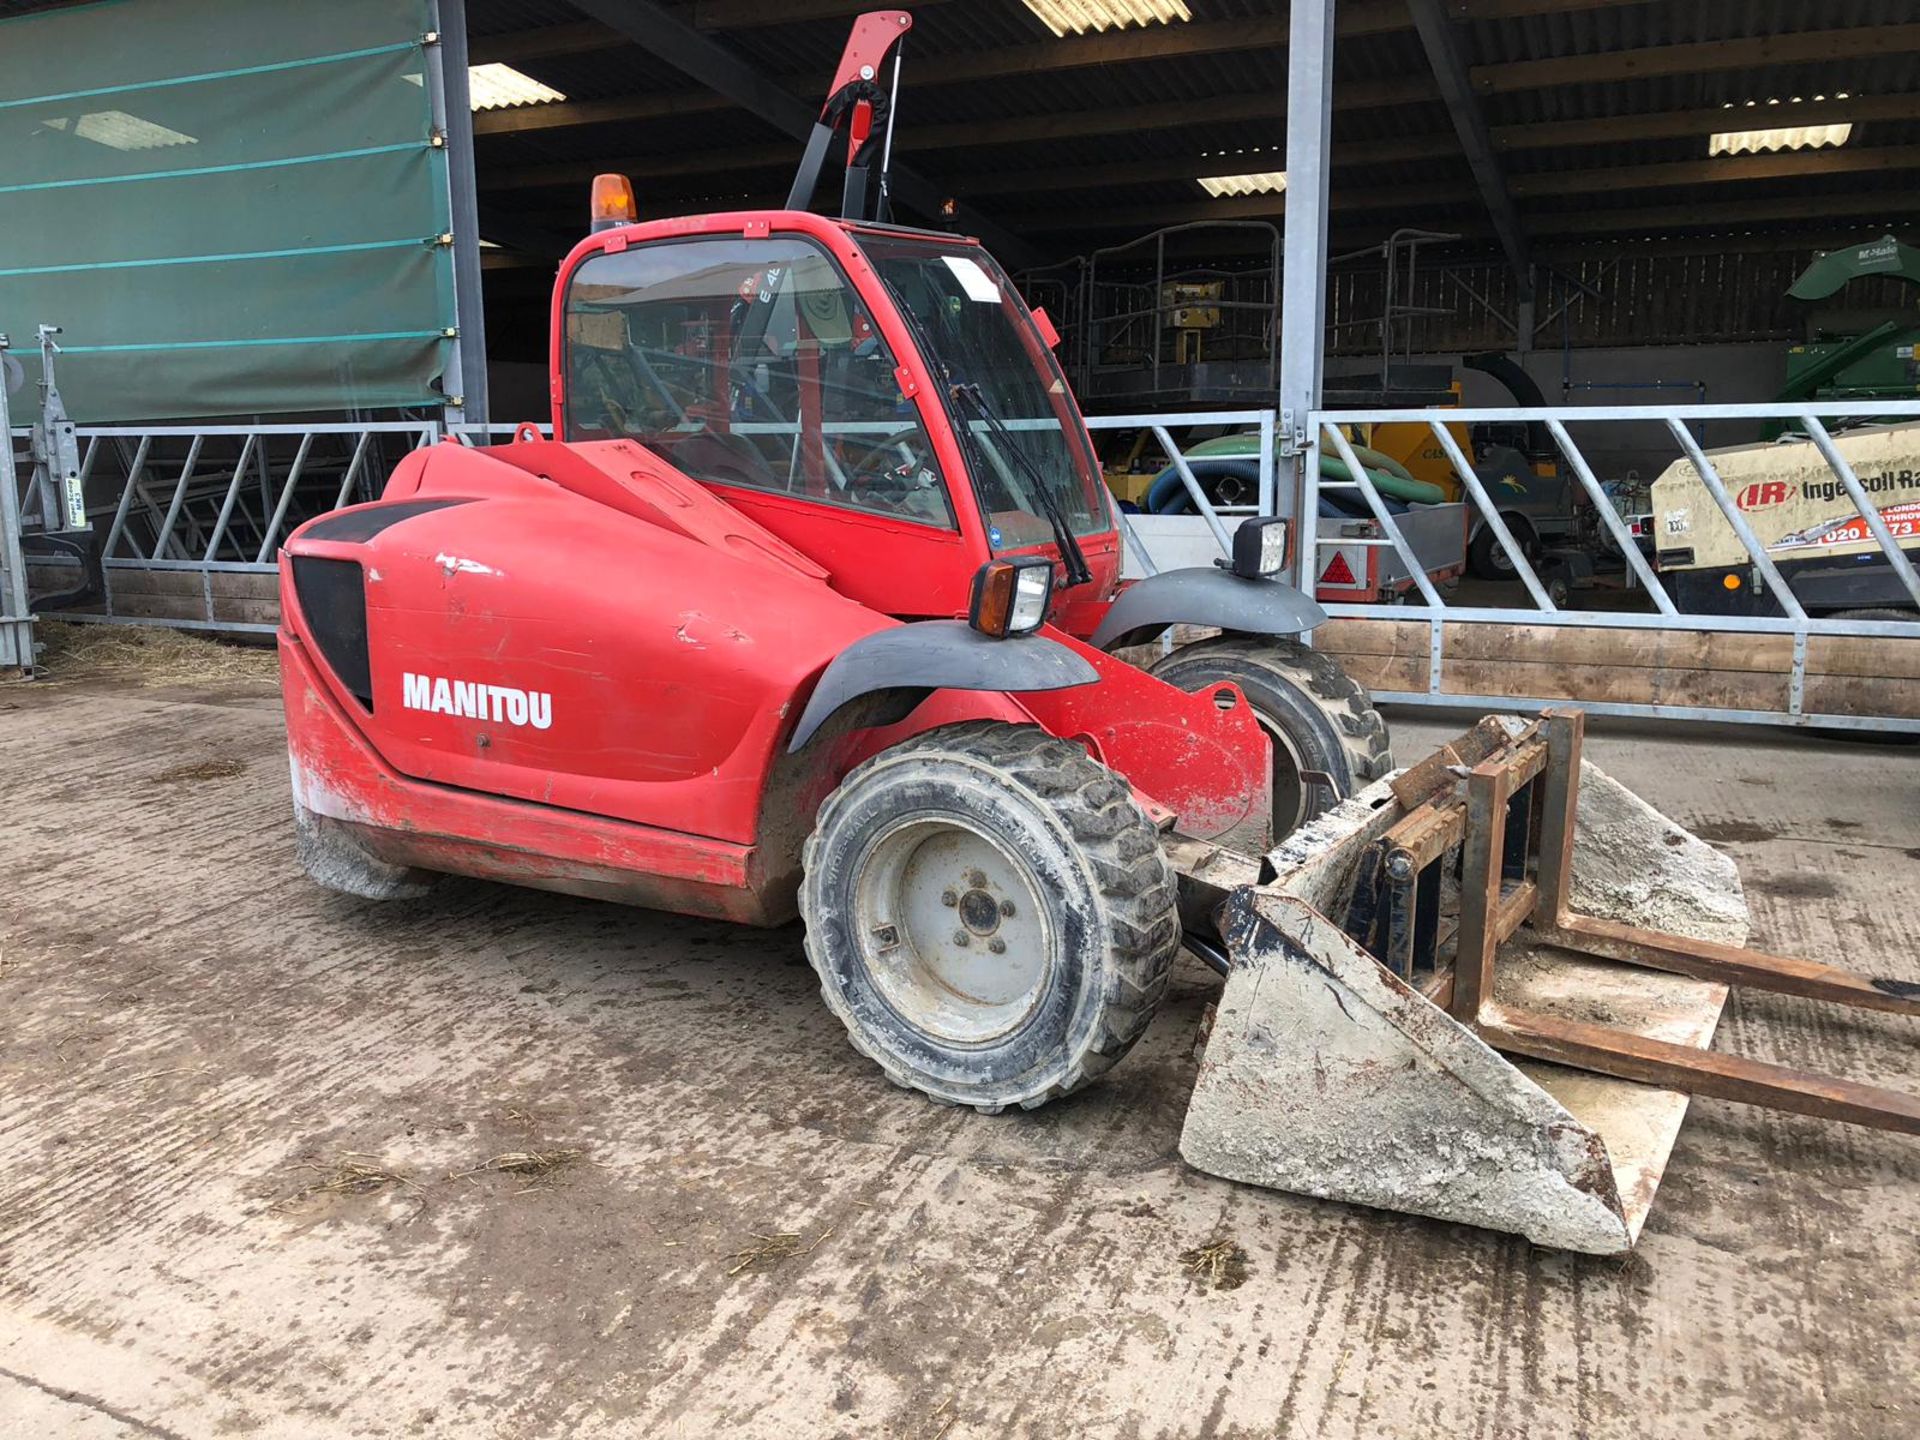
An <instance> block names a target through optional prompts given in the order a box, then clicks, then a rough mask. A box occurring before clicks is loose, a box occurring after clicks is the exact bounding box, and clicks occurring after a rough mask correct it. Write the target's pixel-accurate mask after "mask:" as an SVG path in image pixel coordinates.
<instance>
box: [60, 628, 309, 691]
mask: <svg viewBox="0 0 1920 1440" xmlns="http://www.w3.org/2000/svg"><path fill="white" fill-rule="evenodd" d="M33 633H34V638H35V639H36V640H38V641H40V642H41V644H42V645H43V647H44V648H43V649H42V650H41V652H40V658H39V661H38V662H37V669H38V670H39V672H40V673H41V674H42V675H43V676H44V677H45V678H47V679H51V680H89V679H112V680H125V681H128V682H130V683H132V684H136V685H198V684H205V683H207V682H209V681H215V680H273V679H275V678H277V677H278V675H279V673H280V668H279V659H278V657H277V656H276V655H275V654H274V652H273V650H272V649H271V648H270V647H267V646H263V645H239V644H234V643H231V642H228V641H224V640H216V639H213V638H212V637H210V636H206V635H199V634H195V633H193V632H191V631H186V630H169V629H166V628H164V627H162V626H146V625H84V624H80V625H77V624H72V623H69V622H66V621H61V620H41V621H38V622H36V624H35V625H34V629H33Z"/></svg>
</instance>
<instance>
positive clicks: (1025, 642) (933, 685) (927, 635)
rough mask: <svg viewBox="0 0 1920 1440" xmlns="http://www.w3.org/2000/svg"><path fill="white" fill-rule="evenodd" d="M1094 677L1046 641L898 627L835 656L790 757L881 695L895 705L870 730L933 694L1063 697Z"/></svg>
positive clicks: (931, 626) (955, 623)
mask: <svg viewBox="0 0 1920 1440" xmlns="http://www.w3.org/2000/svg"><path fill="white" fill-rule="evenodd" d="M1099 678H1100V672H1099V671H1098V670H1096V669H1094V668H1093V665H1092V664H1091V663H1090V662H1089V661H1088V660H1087V659H1086V657H1085V656H1083V655H1078V654H1075V653H1074V652H1073V651H1072V650H1070V649H1068V648H1067V647H1066V646H1065V645H1062V644H1061V643H1060V642H1059V641H1058V640H1049V639H1047V637H1046V636H1044V635H1021V636H1013V637H1009V638H1007V639H1004V640H996V639H994V638H993V637H992V636H990V635H982V634H981V633H980V632H979V631H978V630H975V629H974V628H973V627H972V626H970V625H968V624H967V623H966V621H964V620H919V621H915V622H914V623H912V624H909V625H895V626H893V627H891V628H889V629H886V630H876V631H874V633H873V634H871V635H867V636H864V637H863V638H861V639H859V640H856V641H854V642H853V644H851V645H849V646H848V647H847V648H846V649H844V650H842V651H841V652H840V653H839V654H838V655H836V656H834V657H833V659H832V660H831V661H830V662H829V663H828V665H827V668H826V669H825V670H823V671H822V672H821V673H820V683H819V684H818V685H815V686H814V687H813V696H812V698H811V699H809V700H808V701H807V708H806V709H805V710H803V711H801V712H800V723H799V724H798V725H796V726H794V729H793V739H792V740H791V741H789V742H788V744H787V750H788V752H789V753H791V752H793V751H795V750H798V749H800V748H801V747H802V746H803V745H805V744H806V743H807V742H808V741H809V740H811V739H812V738H813V736H814V732H815V731H817V730H818V729H819V728H820V727H821V726H822V725H824V724H826V723H827V720H828V719H829V718H830V717H831V716H832V715H833V713H834V712H835V711H836V710H838V709H839V708H840V707H841V706H843V705H845V704H847V703H848V702H849V701H851V700H857V699H859V698H860V697H861V696H862V695H872V694H875V693H877V692H879V691H892V692H896V698H897V701H898V703H897V705H896V706H893V707H889V709H888V710H887V712H886V713H885V714H883V715H882V716H880V717H879V718H876V719H874V720H872V721H870V722H868V723H870V724H873V725H891V724H894V723H895V722H897V721H900V720H904V719H906V718H907V716H908V715H909V714H910V713H911V712H912V710H913V708H914V706H916V705H918V704H919V703H920V702H921V701H922V700H924V699H926V698H927V696H928V695H930V694H932V693H933V692H934V691H935V690H1008V691H1021V690H1066V689H1069V688H1071V687H1072V686H1075V685H1090V684H1092V683H1093V682H1094V681H1096V680H1098V679H1099Z"/></svg>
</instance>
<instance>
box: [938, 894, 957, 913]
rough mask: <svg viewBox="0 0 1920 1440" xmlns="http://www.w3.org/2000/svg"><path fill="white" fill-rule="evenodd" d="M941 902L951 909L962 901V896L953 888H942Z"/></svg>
mask: <svg viewBox="0 0 1920 1440" xmlns="http://www.w3.org/2000/svg"><path fill="white" fill-rule="evenodd" d="M940 903H941V904H942V905H944V906H946V907H947V908H948V909H949V910H951V909H952V908H953V907H954V906H956V905H958V904H959V903H960V897H959V896H958V895H956V894H954V893H953V891H951V890H942V891H941V892H940Z"/></svg>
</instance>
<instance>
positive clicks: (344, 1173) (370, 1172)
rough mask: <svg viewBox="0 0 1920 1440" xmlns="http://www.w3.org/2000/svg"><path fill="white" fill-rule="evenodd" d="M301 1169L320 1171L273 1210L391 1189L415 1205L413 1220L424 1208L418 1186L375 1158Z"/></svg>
mask: <svg viewBox="0 0 1920 1440" xmlns="http://www.w3.org/2000/svg"><path fill="white" fill-rule="evenodd" d="M304 1168H306V1169H308V1170H317V1171H319V1172H320V1178H319V1179H318V1180H315V1181H314V1182H313V1183H312V1184H311V1185H306V1186H302V1187H301V1188H300V1189H298V1190H296V1191H294V1193H293V1194H291V1195H288V1196H286V1197H285V1198H283V1199H281V1200H279V1201H277V1202H276V1203H275V1204H274V1207H273V1208H274V1209H276V1210H284V1209H287V1208H289V1207H291V1206H294V1205H297V1204H299V1203H300V1202H301V1201H303V1200H311V1199H312V1198H313V1197H314V1196H316V1195H377V1194H379V1193H380V1192H381V1191H383V1190H391V1189H399V1190H403V1191H405V1192H406V1193H407V1195H408V1197H409V1198H410V1199H411V1200H412V1201H413V1203H414V1214H415V1215H416V1216H417V1215H418V1214H419V1213H420V1212H421V1211H422V1210H425V1209H426V1208H427V1193H426V1191H425V1190H424V1189H422V1188H421V1186H420V1184H419V1182H418V1181H416V1180H414V1179H413V1178H412V1177H410V1176H407V1175H403V1174H402V1173H401V1172H400V1171H398V1170H393V1169H389V1168H388V1167H387V1166H386V1165H384V1164H381V1163H379V1161H378V1157H376V1156H372V1155H343V1156H341V1157H340V1158H339V1159H338V1160H336V1161H335V1162H334V1163H333V1164H331V1165H321V1164H313V1165H308V1166H306V1167H304Z"/></svg>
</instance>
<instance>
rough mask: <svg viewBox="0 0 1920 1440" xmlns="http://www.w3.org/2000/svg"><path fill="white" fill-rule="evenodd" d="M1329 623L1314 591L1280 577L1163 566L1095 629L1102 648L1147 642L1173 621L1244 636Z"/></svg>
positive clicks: (1132, 588)
mask: <svg viewBox="0 0 1920 1440" xmlns="http://www.w3.org/2000/svg"><path fill="white" fill-rule="evenodd" d="M1326 623H1327V612H1326V611H1324V610H1322V609H1321V608H1320V603H1319V601H1317V600H1315V599H1314V598H1313V597H1312V596H1311V595H1303V594H1301V593H1300V592H1299V591H1298V590H1296V589H1294V588H1293V586H1291V585H1287V584H1284V583H1282V582H1281V581H1279V580H1269V579H1266V578H1261V579H1258V580H1247V579H1243V578H1242V577H1241V576H1238V575H1235V574H1234V573H1232V572H1231V571H1229V570H1221V569H1219V568H1218V567H1215V566H1201V565H1195V566H1193V567H1191V568H1189V569H1185V570H1162V571H1161V572H1160V573H1159V574H1158V575H1149V576H1148V577H1147V578H1146V579H1144V580H1137V581H1135V582H1134V583H1133V584H1132V585H1129V586H1128V587H1127V588H1126V589H1125V590H1123V591H1121V592H1120V598H1119V599H1118V600H1116V601H1114V602H1113V606H1112V608H1111V609H1109V610H1108V611H1107V618H1106V619H1104V620H1102V621H1101V622H1100V627H1099V628H1098V629H1097V630H1095V631H1094V632H1093V641H1092V644H1093V646H1094V648H1095V649H1097V650H1111V649H1113V648H1114V646H1116V645H1143V644H1145V643H1146V642H1147V641H1149V640H1151V639H1153V638H1154V637H1155V636H1156V635H1158V634H1159V633H1160V632H1161V631H1162V630H1164V629H1166V628H1167V627H1168V626H1169V625H1214V626H1218V627H1219V628H1220V629H1222V630H1237V631H1239V632H1240V633H1241V634H1243V635H1298V634H1299V633H1300V632H1301V631H1302V630H1311V629H1313V627H1314V626H1316V625H1324V624H1326Z"/></svg>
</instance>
